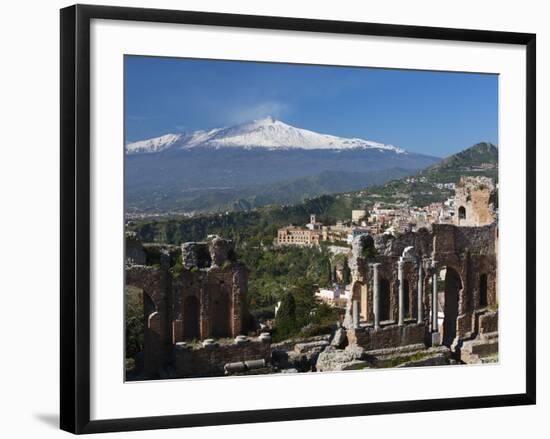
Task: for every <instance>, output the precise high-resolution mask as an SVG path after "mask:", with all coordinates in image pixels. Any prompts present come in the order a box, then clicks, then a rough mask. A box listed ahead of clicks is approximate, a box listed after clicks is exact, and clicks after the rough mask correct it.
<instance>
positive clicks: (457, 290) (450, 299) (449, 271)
mask: <svg viewBox="0 0 550 439" xmlns="http://www.w3.org/2000/svg"><path fill="white" fill-rule="evenodd" d="M444 285H445V288H444V292H445V293H444V299H443V300H444V303H443V316H444V317H443V337H442V338H443V344H444V345H445V346H451V344H452V343H453V341H454V339H455V337H456V334H457V319H458V315H459V299H460V294H461V291H462V289H463V285H464V284H463V283H462V279H461V277H460V274H459V272H458V271H457V270H456V269H454V268H452V267H450V266H446V267H445V281H444Z"/></svg>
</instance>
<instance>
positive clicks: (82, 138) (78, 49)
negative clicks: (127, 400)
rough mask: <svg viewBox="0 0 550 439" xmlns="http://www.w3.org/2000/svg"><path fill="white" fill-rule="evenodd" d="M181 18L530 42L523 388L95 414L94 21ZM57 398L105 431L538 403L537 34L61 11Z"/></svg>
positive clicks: (70, 415) (91, 428)
mask: <svg viewBox="0 0 550 439" xmlns="http://www.w3.org/2000/svg"><path fill="white" fill-rule="evenodd" d="M92 19H105V20H131V21H142V22H159V23H181V24H194V25H208V26H229V27H241V28H255V29H276V30H293V31H303V32H325V33H334V34H356V35H374V36H385V37H407V38H420V39H437V40H449V41H465V42H484V43H500V44H514V45H523V46H525V47H526V59H527V62H526V66H525V68H526V75H527V76H526V78H527V89H526V109H527V112H526V122H527V124H526V133H525V136H526V146H527V151H526V153H527V174H526V175H527V182H526V183H527V194H526V195H527V198H526V201H527V210H526V218H527V227H526V239H527V241H526V242H527V248H526V255H527V257H526V261H525V263H526V274H527V276H526V278H527V281H526V282H527V283H526V292H527V293H526V294H527V297H526V322H527V327H526V336H527V337H526V357H525V363H526V372H527V373H526V376H525V384H526V386H525V388H526V391H525V393H518V394H508V395H494V396H478V397H477V396H476V397H461V398H445V399H429V400H415V401H393V402H383V403H368V404H349V405H338V406H317V407H300V408H284V409H269V410H252V411H240V412H224V413H201V414H181V415H173V416H150V417H140V418H127V419H105V420H90V394H91V393H90V349H89V346H90V213H91V210H90V21H91V20H92ZM60 45H61V65H60V68H61V75H60V79H61V114H60V122H61V127H60V129H61V223H60V226H61V243H60V245H61V273H60V275H61V304H60V305H61V354H60V355H61V358H60V361H61V371H60V372H61V376H60V377H61V388H60V393H61V403H60V411H61V413H60V415H61V416H60V426H61V428H62V429H63V430H66V431H69V432H72V433H76V434H80V433H99V432H113V431H128V430H145V429H160V428H174V427H194V426H208V425H220V424H240V423H251V422H273V421H283V420H284V421H288V420H302V419H314V418H326V417H347V416H364V415H375V414H388V413H405V412H426V411H438V410H456V409H471V408H482V407H498V406H515V405H528V404H535V401H536V351H535V346H536V330H535V328H536V315H535V300H536V299H535V295H536V281H535V279H536V272H535V271H536V268H535V267H536V260H535V258H536V248H535V245H536V235H535V234H536V231H535V225H536V223H535V221H536V220H535V212H536V205H535V199H536V183H535V181H536V174H535V164H536V147H535V144H536V122H535V120H536V115H535V111H536V103H535V99H536V96H535V94H536V77H535V70H536V36H535V35H534V34H530V33H514V32H497V31H484V30H466V29H448V28H436V27H423V26H403V25H388V24H377V23H359V22H344V21H328V20H312V19H303V18H287V17H284V18H283V17H266V16H253V15H234V14H221V13H210V12H187V11H175V10H159V9H142V8H126V7H110V6H89V5H75V6H70V7H67V8H64V9H62V10H61V41H60Z"/></svg>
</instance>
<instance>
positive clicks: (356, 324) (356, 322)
mask: <svg viewBox="0 0 550 439" xmlns="http://www.w3.org/2000/svg"><path fill="white" fill-rule="evenodd" d="M352 316H353V327H354V328H359V322H360V315H359V301H358V300H355V299H354V300H353V302H352Z"/></svg>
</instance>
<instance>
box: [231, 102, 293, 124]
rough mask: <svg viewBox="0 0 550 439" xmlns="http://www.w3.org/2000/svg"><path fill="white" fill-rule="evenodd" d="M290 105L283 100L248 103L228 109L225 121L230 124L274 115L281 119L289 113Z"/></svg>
mask: <svg viewBox="0 0 550 439" xmlns="http://www.w3.org/2000/svg"><path fill="white" fill-rule="evenodd" d="M288 111H289V107H288V105H286V104H283V103H282V102H276V101H268V102H261V103H259V104H254V105H248V106H244V107H236V108H234V109H232V110H231V111H228V112H227V114H226V115H225V117H224V121H225V123H226V124H228V125H234V124H238V123H242V122H248V121H251V120H256V119H262V118H264V117H267V116H272V117H274V118H275V119H281V118H282V117H283V116H284V115H286V114H288Z"/></svg>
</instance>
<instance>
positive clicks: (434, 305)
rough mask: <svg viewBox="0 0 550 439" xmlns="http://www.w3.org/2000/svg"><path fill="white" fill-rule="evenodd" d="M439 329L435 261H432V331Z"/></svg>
mask: <svg viewBox="0 0 550 439" xmlns="http://www.w3.org/2000/svg"><path fill="white" fill-rule="evenodd" d="M438 330H439V327H438V322H437V261H432V332H437V331H438Z"/></svg>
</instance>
